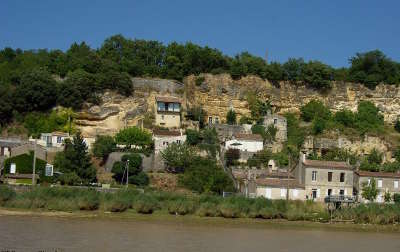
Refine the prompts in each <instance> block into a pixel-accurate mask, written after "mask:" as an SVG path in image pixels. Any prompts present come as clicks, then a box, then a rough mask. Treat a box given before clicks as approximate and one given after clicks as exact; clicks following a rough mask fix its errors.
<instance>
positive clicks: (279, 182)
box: [256, 178, 304, 188]
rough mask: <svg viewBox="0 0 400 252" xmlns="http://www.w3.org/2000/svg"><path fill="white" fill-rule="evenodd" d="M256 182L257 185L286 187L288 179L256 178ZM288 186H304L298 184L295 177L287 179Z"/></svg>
mask: <svg viewBox="0 0 400 252" xmlns="http://www.w3.org/2000/svg"><path fill="white" fill-rule="evenodd" d="M256 184H257V186H270V187H279V188H287V186H288V179H279V178H259V179H256ZM289 188H304V186H302V185H300V184H299V183H298V182H297V181H296V180H295V179H289Z"/></svg>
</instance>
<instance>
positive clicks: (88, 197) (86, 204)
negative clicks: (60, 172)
mask: <svg viewBox="0 0 400 252" xmlns="http://www.w3.org/2000/svg"><path fill="white" fill-rule="evenodd" d="M99 194H100V193H99V192H96V191H93V190H90V191H88V192H87V193H85V195H84V196H83V197H81V198H80V199H79V201H78V206H79V209H80V210H96V209H98V208H99V205H100V196H99Z"/></svg>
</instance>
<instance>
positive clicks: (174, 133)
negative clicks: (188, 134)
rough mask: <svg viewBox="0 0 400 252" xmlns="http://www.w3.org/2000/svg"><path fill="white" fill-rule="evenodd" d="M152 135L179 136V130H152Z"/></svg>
mask: <svg viewBox="0 0 400 252" xmlns="http://www.w3.org/2000/svg"><path fill="white" fill-rule="evenodd" d="M153 135H155V136H181V132H180V131H178V130H174V131H169V130H159V129H155V130H153Z"/></svg>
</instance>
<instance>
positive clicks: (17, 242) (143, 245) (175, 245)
mask: <svg viewBox="0 0 400 252" xmlns="http://www.w3.org/2000/svg"><path fill="white" fill-rule="evenodd" d="M1 251H16V252H18V251H46V252H47V251H230V252H231V251H274V252H275V251H299V252H300V251H307V252H309V251H340V252H344V251H352V252H353V251H362V252H367V251H379V252H384V251H385V252H389V251H396V252H399V251H400V235H399V234H395V233H393V234H389V233H383V234H380V233H357V232H335V231H321V230H287V229H272V228H255V227H251V226H246V227H238V226H229V227H226V226H225V227H224V226H221V225H217V226H212V225H211V226H210V225H194V224H187V223H186V224H183V223H180V222H177V223H175V222H169V223H155V222H154V221H151V222H146V221H135V220H115V219H112V220H111V219H79V218H76V219H75V218H55V217H27V216H0V252H1Z"/></svg>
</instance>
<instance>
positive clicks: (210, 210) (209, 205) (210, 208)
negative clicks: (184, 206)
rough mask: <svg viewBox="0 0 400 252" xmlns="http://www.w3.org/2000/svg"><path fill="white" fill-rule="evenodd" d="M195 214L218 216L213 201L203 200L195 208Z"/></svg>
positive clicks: (216, 207)
mask: <svg viewBox="0 0 400 252" xmlns="http://www.w3.org/2000/svg"><path fill="white" fill-rule="evenodd" d="M197 214H198V215H199V216H201V217H217V216H219V213H218V205H217V204H216V203H213V202H204V203H202V204H201V205H200V207H199V209H198V210H197Z"/></svg>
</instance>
